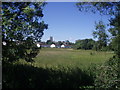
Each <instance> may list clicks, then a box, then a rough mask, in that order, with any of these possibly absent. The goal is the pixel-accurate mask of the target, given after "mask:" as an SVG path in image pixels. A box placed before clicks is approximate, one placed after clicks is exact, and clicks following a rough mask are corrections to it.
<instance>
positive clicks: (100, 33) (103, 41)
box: [93, 21, 108, 50]
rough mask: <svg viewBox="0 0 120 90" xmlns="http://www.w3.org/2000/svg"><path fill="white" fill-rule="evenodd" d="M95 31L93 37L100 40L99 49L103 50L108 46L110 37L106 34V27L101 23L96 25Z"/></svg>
mask: <svg viewBox="0 0 120 90" xmlns="http://www.w3.org/2000/svg"><path fill="white" fill-rule="evenodd" d="M95 24H96V25H95V29H96V30H94V31H93V37H94V38H98V42H97V45H98V49H99V50H101V49H102V48H104V47H106V46H107V37H108V35H107V34H106V32H105V29H106V28H105V25H104V24H103V22H102V21H99V22H98V23H95Z"/></svg>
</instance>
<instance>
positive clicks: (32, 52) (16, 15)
mask: <svg viewBox="0 0 120 90" xmlns="http://www.w3.org/2000/svg"><path fill="white" fill-rule="evenodd" d="M45 4H46V3H43V2H3V3H2V12H1V14H2V41H3V42H5V43H6V45H3V46H2V48H3V50H2V54H3V56H2V57H3V61H7V62H13V61H16V60H19V59H20V58H22V59H25V60H26V61H32V58H34V57H35V56H36V55H37V53H38V50H37V49H36V45H35V42H36V41H40V39H41V37H42V35H43V31H44V29H47V28H48V25H47V24H45V23H44V21H41V18H42V17H43V13H42V10H43V7H44V6H45Z"/></svg>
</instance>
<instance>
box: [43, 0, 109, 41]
mask: <svg viewBox="0 0 120 90" xmlns="http://www.w3.org/2000/svg"><path fill="white" fill-rule="evenodd" d="M43 14H44V17H43V18H42V20H44V21H45V23H47V24H48V27H49V28H48V29H47V30H45V31H44V35H43V37H42V41H46V40H48V39H49V37H50V36H53V38H54V41H65V40H69V41H71V42H75V40H78V39H85V38H93V36H92V31H93V30H94V25H95V24H94V22H95V21H98V20H101V19H102V20H103V21H104V22H105V23H108V18H109V16H102V17H101V16H100V15H99V14H98V13H96V14H93V13H91V12H80V11H79V10H78V8H77V7H76V3H75V2H48V4H47V5H46V6H45V7H44V10H43Z"/></svg>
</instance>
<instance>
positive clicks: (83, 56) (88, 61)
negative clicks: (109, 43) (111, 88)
mask: <svg viewBox="0 0 120 90" xmlns="http://www.w3.org/2000/svg"><path fill="white" fill-rule="evenodd" d="M112 56H113V53H112V52H105V51H93V50H73V49H64V48H63V49H62V48H42V49H41V50H40V53H39V54H38V55H37V57H36V58H35V59H34V60H35V62H34V65H35V66H37V67H58V66H63V67H66V66H67V67H72V68H74V67H80V68H88V67H89V66H91V65H99V64H102V63H104V62H105V61H107V60H109V58H110V57H112Z"/></svg>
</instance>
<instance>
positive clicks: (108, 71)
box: [95, 56, 120, 89]
mask: <svg viewBox="0 0 120 90" xmlns="http://www.w3.org/2000/svg"><path fill="white" fill-rule="evenodd" d="M118 60H119V59H118V58H117V57H116V56H113V58H110V59H109V61H107V62H105V63H104V64H103V65H101V66H99V67H97V70H96V71H97V72H96V78H95V86H96V87H99V88H119V89H120V77H118V74H119V71H118V70H119V67H118V64H119V63H118Z"/></svg>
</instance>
